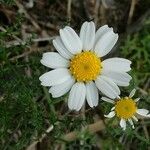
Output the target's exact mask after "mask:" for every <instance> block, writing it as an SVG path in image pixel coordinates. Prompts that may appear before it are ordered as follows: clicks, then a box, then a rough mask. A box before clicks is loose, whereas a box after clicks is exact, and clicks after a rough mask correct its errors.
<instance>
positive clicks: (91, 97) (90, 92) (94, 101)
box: [86, 81, 98, 107]
mask: <svg viewBox="0 0 150 150" xmlns="http://www.w3.org/2000/svg"><path fill="white" fill-rule="evenodd" d="M86 99H87V102H88V104H89V105H90V107H94V106H97V105H98V89H97V87H96V85H95V83H94V82H92V81H91V82H89V83H87V84H86Z"/></svg>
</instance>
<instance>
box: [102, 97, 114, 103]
mask: <svg viewBox="0 0 150 150" xmlns="http://www.w3.org/2000/svg"><path fill="white" fill-rule="evenodd" d="M101 99H102V100H103V101H105V102H108V103H112V104H114V103H115V102H114V100H112V99H109V98H107V97H102V98H101Z"/></svg>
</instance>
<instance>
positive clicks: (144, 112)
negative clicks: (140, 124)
mask: <svg viewBox="0 0 150 150" xmlns="http://www.w3.org/2000/svg"><path fill="white" fill-rule="evenodd" d="M136 113H138V114H139V115H141V116H144V117H147V116H148V113H149V111H148V110H147V109H137V111H136Z"/></svg>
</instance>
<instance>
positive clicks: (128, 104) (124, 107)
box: [115, 97, 137, 119]
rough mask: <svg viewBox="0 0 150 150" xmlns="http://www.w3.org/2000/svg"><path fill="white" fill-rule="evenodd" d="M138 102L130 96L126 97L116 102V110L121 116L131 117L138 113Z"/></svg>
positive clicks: (124, 117)
mask: <svg viewBox="0 0 150 150" xmlns="http://www.w3.org/2000/svg"><path fill="white" fill-rule="evenodd" d="M136 109H137V107H136V103H135V102H134V100H132V99H131V98H129V97H124V98H122V99H120V100H118V101H117V102H116V105H115V112H116V114H117V116H118V117H119V118H123V119H129V118H131V117H132V116H134V114H135V113H136Z"/></svg>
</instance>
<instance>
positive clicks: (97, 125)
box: [63, 120, 105, 141]
mask: <svg viewBox="0 0 150 150" xmlns="http://www.w3.org/2000/svg"><path fill="white" fill-rule="evenodd" d="M84 129H85V130H86V129H87V130H88V131H89V132H90V133H96V132H98V131H101V130H103V129H105V125H104V123H103V121H102V120H99V121H97V122H96V123H93V124H90V125H88V126H86V127H84ZM77 135H78V132H76V131H74V132H70V133H68V134H66V135H65V136H64V137H63V139H64V140H65V141H73V140H75V139H76V138H77V137H78V136H77Z"/></svg>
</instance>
